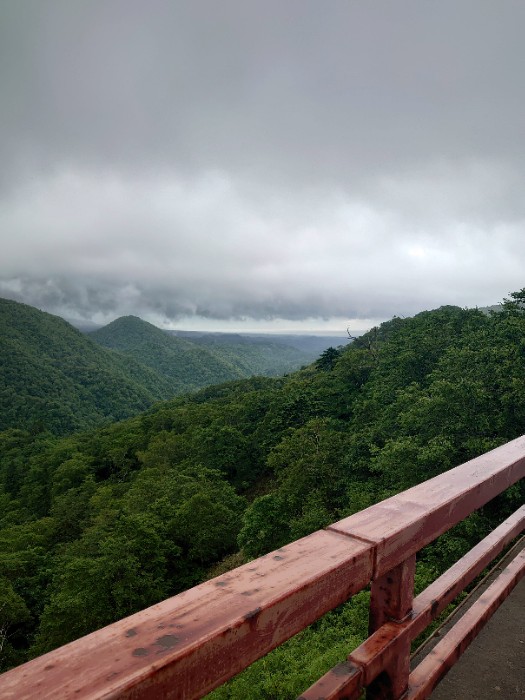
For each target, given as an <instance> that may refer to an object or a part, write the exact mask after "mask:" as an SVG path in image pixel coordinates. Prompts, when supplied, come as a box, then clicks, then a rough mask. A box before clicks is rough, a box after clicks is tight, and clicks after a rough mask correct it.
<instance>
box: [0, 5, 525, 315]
mask: <svg viewBox="0 0 525 700" xmlns="http://www.w3.org/2000/svg"><path fill="white" fill-rule="evenodd" d="M0 20H1V21H0V89H1V90H2V112H3V114H2V119H1V123H2V127H1V128H0V159H1V161H0V162H2V172H1V174H0V232H1V233H0V235H1V237H2V255H1V258H0V293H1V294H4V295H7V296H13V297H15V298H18V299H21V300H24V301H27V302H28V303H34V304H36V305H37V306H40V307H42V308H47V309H49V310H52V311H56V312H58V313H67V314H69V315H71V316H83V317H94V316H95V315H97V314H98V316H99V317H102V316H103V317H104V318H107V317H111V316H115V315H119V314H121V313H138V314H139V315H142V316H144V317H149V318H152V319H157V320H159V321H165V322H169V321H170V320H172V321H179V320H181V319H182V320H183V319H187V318H190V317H192V316H202V317H204V318H207V319H232V318H235V319H244V318H248V319H250V318H253V319H267V320H271V319H275V318H283V319H290V320H301V319H314V318H332V317H338V318H341V319H343V318H348V319H359V318H362V319H370V318H386V317H389V316H391V315H392V314H394V313H397V314H409V313H414V312H416V311H418V310H421V309H423V308H430V307H433V306H436V305H439V304H442V303H457V304H460V305H467V304H468V305H475V304H485V303H494V302H496V301H498V300H499V299H501V297H502V296H504V295H505V294H507V293H508V292H509V291H510V290H512V289H515V288H520V287H522V286H523V278H522V277H523V276H522V270H523V262H524V258H525V242H524V237H523V223H524V221H525V209H524V204H523V197H522V192H523V189H524V185H525V173H524V165H523V163H524V162H525V160H524V155H525V154H524V152H523V151H524V145H523V144H524V142H523V138H522V131H523V127H522V121H523V113H524V83H523V79H522V75H521V72H522V64H523V58H524V54H525V50H524V49H523V42H522V37H521V35H520V32H521V28H522V27H523V21H524V20H525V6H524V5H523V4H522V3H520V2H518V1H517V0H505V1H504V2H500V3H494V2H483V1H482V2H479V1H478V2H474V1H470V0H462V1H461V2H459V3H458V2H450V1H445V2H440V3H431V2H421V1H420V0H417V1H416V0H407V1H405V2H403V3H395V4H393V3H388V2H376V3H363V2H347V1H345V2H342V1H337V0H334V1H333V2H330V3H328V4H321V3H318V2H313V1H311V2H309V1H308V0H301V1H300V2H299V0H290V2H287V3H279V2H277V1H276V0H273V1H270V2H268V3H260V2H240V1H237V2H233V1H231V0H230V1H225V2H221V3H215V2H211V0H210V1H208V2H203V1H202V0H196V1H192V2H187V3H172V2H168V1H167V0H165V1H161V0H152V1H151V2H148V3H143V2H141V1H140V2H139V0H104V1H102V0H90V2H85V1H83V0H69V1H68V2H65V1H64V2H63V1H61V0H54V1H50V2H47V3H40V2H36V1H33V2H30V0H27V2H24V3H20V2H17V1H14V0H13V1H9V0H6V2H4V3H3V4H2V8H1V9H0Z"/></svg>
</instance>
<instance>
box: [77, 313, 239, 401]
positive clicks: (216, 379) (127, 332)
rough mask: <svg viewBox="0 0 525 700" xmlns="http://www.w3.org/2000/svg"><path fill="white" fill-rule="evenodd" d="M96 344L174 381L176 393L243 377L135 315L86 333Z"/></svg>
mask: <svg viewBox="0 0 525 700" xmlns="http://www.w3.org/2000/svg"><path fill="white" fill-rule="evenodd" d="M89 337H90V338H92V339H93V340H94V341H95V342H96V343H99V344H100V345H102V346H104V347H106V348H110V349H112V350H118V351H119V352H121V353H123V354H125V355H127V356H128V357H131V358H133V359H135V360H137V361H139V362H141V363H142V364H144V365H147V366H148V367H151V368H152V369H154V370H155V371H156V372H158V373H160V374H161V375H163V376H164V377H167V378H169V379H170V380H171V381H173V382H175V384H176V386H177V388H178V390H179V392H180V391H191V390H192V389H198V388H201V387H203V386H207V385H208V384H219V383H221V382H225V381H228V380H231V379H239V378H240V377H242V376H243V375H244V373H243V372H242V370H241V369H240V368H238V367H235V366H234V364H232V363H231V362H229V361H228V360H226V359H222V358H221V357H218V356H216V355H215V354H214V353H213V352H212V351H210V350H208V349H207V348H205V347H201V346H199V345H196V344H195V343H192V342H191V341H189V340H186V339H184V338H176V337H173V336H170V335H168V334H166V333H165V332H164V331H162V330H161V329H160V328H157V327H156V326H153V325H152V324H151V323H148V322H147V321H143V320H142V319H140V318H137V317H136V316H122V317H121V318H117V319H116V320H115V321H113V322H112V323H109V324H108V325H107V326H104V328H100V329H98V330H96V331H93V332H92V333H90V334H89Z"/></svg>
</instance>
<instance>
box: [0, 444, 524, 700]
mask: <svg viewBox="0 0 525 700" xmlns="http://www.w3.org/2000/svg"><path fill="white" fill-rule="evenodd" d="M524 476H525V436H524V437H521V438H518V439H517V440H514V441H512V442H509V443H508V444H506V445H504V446H502V447H499V448H497V449H495V450H493V451H492V452H489V453H487V454H485V455H482V456H481V457H478V458H476V459H474V460H471V461H470V462H467V463H466V464H463V465H461V466H459V467H456V468H455V469H452V470H450V471H448V472H446V473H444V474H441V475H440V476H437V477H435V478H434V479H430V480H429V481H426V482H424V483H422V484H419V485H418V486H415V487H414V488H412V489H409V490H408V491H404V492H403V493H400V494H398V495H397V496H394V497H393V498H389V499H387V500H385V501H382V502H381V503H378V504H377V505H375V506H372V507H370V508H367V509H366V510H364V511H361V512H360V513H356V514H355V515H352V516H350V517H349V518H345V519H344V520H341V521H340V522H338V523H335V524H334V525H331V526H330V527H328V528H327V529H326V530H322V531H318V532H315V533H313V534H312V535H309V536H308V537H305V538H303V539H301V540H298V541H296V542H293V543H292V544H290V545H287V546H286V547H283V548H282V549H279V550H276V551H275V552H271V553H270V554H267V555H266V556H264V557H261V558H260V559H257V560H255V561H253V562H251V563H249V564H246V565H245V566H241V567H240V568H238V569H235V570H233V571H231V572H229V573H227V574H224V575H222V576H219V577H218V578H216V579H213V580H211V581H207V582H206V583H203V584H201V585H200V586H196V587H195V588H192V589H190V590H189V591H186V592H184V593H181V594H180V595H178V596H175V597H173V598H170V599H168V600H165V601H164V602H162V603H159V604H157V605H154V606H152V607H150V608H148V609H146V610H143V611H141V612H139V613H136V614H135V615H132V616H131V617H128V618H125V619H124V620H120V621H119V622H116V623H114V624H112V625H109V626H108V627H105V628H103V629H101V630H98V631H97V632H93V633H92V634H90V635H87V636H86V637H83V638H82V639H79V640H77V641H76V642H72V643H71V644H68V645H66V646H64V647H61V648H60V649H56V650H55V651H52V652H50V653H49V654H46V655H44V656H41V657H40V658H38V659H35V660H33V661H30V662H29V663H27V664H24V665H23V666H20V667H18V668H16V669H13V670H12V671H9V672H7V673H5V674H3V675H2V676H0V697H1V698H3V699H4V698H13V699H14V698H16V700H23V699H25V698H27V699H29V698H39V700H46V699H49V700H51V699H53V700H55V699H56V698H78V699H81V700H87V699H90V700H95V699H96V700H101V699H102V698H104V699H109V698H134V699H138V698H141V699H146V698H151V699H153V698H177V699H182V698H184V699H189V698H199V697H201V696H202V695H204V694H206V693H207V692H209V691H210V690H212V689H213V688H216V687H217V686H219V685H221V683H223V682H224V681H226V680H228V679H229V678H231V677H232V676H234V675H235V674H237V673H238V672H239V671H241V670H242V669H244V668H245V667H246V666H248V665H249V664H250V663H252V662H253V661H255V660H256V659H258V658H260V657H261V656H263V655H264V654H266V653H267V652H268V651H270V650H271V649H274V648H275V647H276V646H278V645H279V644H281V643H282V642H284V641H285V640H286V639H288V638H290V637H291V636H293V635H294V634H296V633H297V632H299V631H300V630H301V629H303V628H304V627H306V626H307V625H309V624H310V623H311V622H313V621H314V620H316V619H317V618H319V617H320V616H321V615H323V614H324V613H326V612H328V611H329V610H331V609H332V608H334V607H336V606H337V605H339V604H340V603H342V602H344V601H345V600H347V599H348V598H349V597H350V596H352V595H353V594H354V593H357V592H358V591H360V590H362V589H363V588H365V587H366V586H367V585H368V584H369V583H370V582H371V604H370V637H369V638H368V639H367V640H366V641H365V642H364V643H363V644H362V645H361V646H360V647H358V648H357V649H356V650H354V651H353V652H352V653H351V654H350V655H349V657H348V659H347V660H346V661H345V662H344V663H342V664H340V665H339V666H337V667H336V668H335V669H333V670H332V671H330V672H328V673H327V674H326V675H325V676H323V678H321V679H320V680H319V681H318V682H317V683H316V684H315V685H314V686H312V687H311V688H310V689H309V690H307V691H306V692H305V693H304V694H303V695H302V696H301V698H303V700H314V699H315V700H319V699H320V698H324V699H325V700H328V699H335V698H339V699H343V698H347V699H348V700H351V699H352V698H358V697H359V695H360V693H361V691H362V689H363V688H364V687H366V688H367V697H370V698H375V699H378V698H394V699H395V698H399V697H401V695H403V694H404V693H408V694H407V696H406V697H408V698H410V700H415V699H416V698H417V699H420V698H426V697H428V696H429V694H430V692H431V691H432V689H433V688H434V687H435V685H436V684H437V682H438V681H439V679H440V677H441V676H442V675H444V673H446V671H447V670H448V668H449V667H450V666H451V665H452V663H453V662H454V661H455V660H456V659H457V658H458V657H459V655H460V654H461V653H462V652H463V650H464V648H465V647H466V646H467V645H468V643H469V642H470V641H471V639H473V638H474V637H475V635H476V634H477V632H478V631H479V629H480V627H481V626H482V625H483V623H484V622H485V621H486V619H487V618H488V617H490V615H491V614H492V612H493V611H494V610H495V609H496V608H497V606H498V605H499V604H500V603H501V602H502V601H503V600H504V599H505V597H506V596H507V595H508V594H509V593H510V591H511V590H512V588H513V587H514V586H515V585H516V584H517V582H518V581H519V580H520V578H522V577H523V575H524V574H525V555H524V553H523V552H522V553H521V554H520V555H518V557H516V559H514V561H513V562H512V563H511V564H510V565H509V566H508V567H507V569H505V571H504V572H503V573H502V574H501V575H500V577H499V578H498V579H497V580H496V582H495V583H494V584H492V586H491V587H490V588H489V589H488V590H487V591H486V592H485V593H484V595H483V596H482V597H481V598H480V599H479V601H478V602H477V603H475V604H474V606H473V607H472V608H470V610H469V611H468V612H467V613H466V614H465V615H464V617H462V618H461V620H460V621H459V623H457V624H456V626H455V627H453V628H452V630H451V631H450V632H449V633H448V634H447V635H446V636H445V637H443V639H442V640H441V642H440V643H439V644H438V646H437V647H435V649H434V650H433V651H432V652H431V653H430V654H429V656H428V657H427V658H425V659H424V661H423V662H422V663H421V664H420V666H418V667H417V668H416V669H415V670H414V671H413V672H412V673H410V669H409V655H410V643H411V641H412V640H413V639H414V638H415V637H416V636H417V635H418V634H420V633H421V631H423V630H424V629H425V628H426V626H427V625H428V624H429V623H430V621H431V620H432V619H434V618H435V617H436V616H437V615H439V613H440V612H441V611H442V610H443V609H444V608H445V607H446V606H447V605H448V603H450V602H451V601H452V600H453V599H454V598H455V597H456V596H457V595H458V594H459V593H460V592H461V591H462V590H463V588H464V587H465V586H466V585H467V584H468V583H469V582H471V581H472V580H473V579H474V578H475V577H476V576H477V575H478V574H479V573H480V572H481V571H482V570H483V569H484V568H485V567H486V566H487V564H488V563H489V562H490V561H491V560H492V559H493V558H494V557H495V556H497V555H498V554H499V553H500V552H501V551H502V550H503V549H504V548H505V546H506V545H507V544H508V543H509V542H510V541H511V540H512V539H514V538H515V537H516V536H518V535H519V534H520V533H521V532H522V531H523V530H524V529H525V506H522V507H521V508H520V509H519V510H518V511H517V512H516V513H514V515H512V516H511V517H510V518H508V519H507V520H506V521H505V522H504V523H502V525H500V526H499V527H498V528H497V529H496V530H494V531H493V532H492V533H491V534H490V535H489V536H488V537H487V538H485V539H484V540H483V541H482V542H480V543H479V544H478V545H477V546H476V547H474V548H473V549H472V550H471V551H470V552H469V553H468V554H467V555H466V556H465V557H463V558H462V559H461V560H460V561H459V562H457V563H456V564H455V565H454V566H453V567H452V568H451V569H449V570H448V571H447V572H446V573H445V574H443V575H442V576H441V577H440V578H439V579H437V580H436V581H435V582H434V583H433V584H431V586H429V587H428V588H427V589H426V590H425V591H424V592H423V593H421V594H420V595H419V596H417V597H416V598H414V597H413V580H414V570H415V556H416V553H417V552H418V551H419V550H420V549H421V548H422V547H424V546H425V545H427V544H428V543H430V542H432V541H433V540H434V539H436V537H438V536H439V535H441V534H442V533H443V532H445V531H446V530H448V529H450V528H451V527H452V526H453V525H455V524H456V523H458V522H460V521H461V520H463V519H464V518H465V517H466V516H467V515H469V514H470V513H471V512H473V511H474V510H476V509H477V508H480V507H481V506H482V505H484V504H485V503H487V502H488V501H489V500H491V499H492V498H494V497H495V496H496V495H498V494H499V493H501V492H503V491H505V489H507V488H508V487H509V486H511V485H512V484H514V483H516V482H517V481H519V480H520V479H521V478H523V477H524Z"/></svg>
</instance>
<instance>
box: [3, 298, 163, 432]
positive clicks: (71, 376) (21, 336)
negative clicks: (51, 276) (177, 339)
mask: <svg viewBox="0 0 525 700" xmlns="http://www.w3.org/2000/svg"><path fill="white" fill-rule="evenodd" d="M0 367H1V373H0V430H5V429H7V428H11V427H16V428H22V429H30V430H42V429H47V430H50V431H51V432H55V433H59V434H65V433H68V432H72V431H75V430H78V429H81V428H85V427H90V426H95V425H97V424H100V423H101V422H102V421H105V420H120V419H122V418H126V417H129V416H131V415H133V414H135V413H137V412H139V411H143V410H145V409H146V408H148V406H150V405H151V404H152V403H153V402H154V401H155V400H159V399H162V398H169V397H170V396H172V395H173V391H172V387H171V386H170V383H169V381H167V380H166V379H165V378H164V377H162V376H161V375H159V374H158V373H156V372H154V371H152V370H151V369H150V368H149V367H145V366H143V365H140V364H139V363H137V362H136V361H135V360H133V358H130V357H125V356H123V355H120V354H117V353H111V352H108V351H107V350H105V349H104V348H102V347H100V346H99V345H97V344H96V343H95V342H93V341H92V340H91V339H90V338H89V337H87V336H85V335H83V334H82V333H81V332H80V331H78V330H77V329H75V328H73V326H71V325H70V324H69V323H67V321H64V320H63V319H62V318H59V317H58V316H52V315H51V314H48V313H45V312H43V311H39V310H38V309H35V308H33V307H32V306H28V305H26V304H21V303H19V302H15V301H10V300H7V299H0Z"/></svg>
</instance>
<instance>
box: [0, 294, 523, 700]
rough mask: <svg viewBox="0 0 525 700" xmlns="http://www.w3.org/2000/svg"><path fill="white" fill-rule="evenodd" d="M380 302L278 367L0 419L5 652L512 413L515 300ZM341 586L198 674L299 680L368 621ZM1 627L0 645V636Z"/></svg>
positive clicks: (92, 620)
mask: <svg viewBox="0 0 525 700" xmlns="http://www.w3.org/2000/svg"><path fill="white" fill-rule="evenodd" d="M523 299H525V294H522V293H519V294H517V295H515V298H513V299H512V300H511V301H510V302H508V303H507V304H505V305H504V308H503V310H502V311H501V313H498V314H493V315H488V316H487V315H485V314H483V313H481V312H479V311H477V310H462V309H459V308H456V307H443V308H441V309H438V310H436V311H430V312H424V313H421V314H418V315H417V316H415V317H414V318H407V319H400V318H394V319H392V320H391V321H389V322H387V323H385V324H382V325H381V326H380V327H379V328H375V329H372V331H370V332H369V333H367V334H365V335H364V336H362V337H361V338H359V339H358V340H356V341H355V342H354V343H352V344H351V345H348V346H347V347H345V348H341V349H338V350H334V349H330V350H327V351H325V353H323V355H322V356H321V357H320V358H319V359H318V360H317V361H316V362H315V363H314V364H313V365H311V366H309V367H307V368H305V369H303V370H301V371H299V372H297V373H295V374H292V375H290V376H288V377H282V378H277V379H270V378H252V379H245V380H240V381H235V382H231V383H229V384H223V385H221V386H215V387H209V388H207V389H204V390H202V391H200V392H198V393H195V394H193V395H191V396H184V397H179V398H176V399H174V400H172V401H169V402H165V403H159V404H156V405H155V406H154V407H152V408H151V409H149V410H148V411H147V412H146V413H144V414H142V415H140V416H136V417H134V418H131V419H129V420H126V421H122V422H120V423H117V424H114V425H111V426H108V427H105V428H103V429H98V430H94V431H91V432H86V433H83V434H77V435H74V436H69V437H63V438H59V437H56V436H52V435H51V434H49V433H44V432H41V433H39V434H36V435H35V434H31V433H29V432H27V431H23V430H7V431H4V432H3V433H0V528H1V529H0V611H1V612H0V633H1V630H3V635H4V643H3V652H2V654H3V659H2V664H3V667H4V668H7V667H9V666H10V665H12V664H16V663H19V662H21V661H23V660H24V659H27V658H29V657H31V656H32V655H35V654H38V653H41V652H44V651H47V650H49V649H51V648H53V647H55V646H58V645H60V644H63V643H65V642H67V641H70V640H71V639H74V638H76V637H78V636H80V635H82V634H85V633H87V632H89V631H91V630H93V629H96V628H98V627H100V626H102V625H105V624H107V623H109V622H111V621H112V620H115V619H117V618H119V617H122V616H124V615H127V614H130V613H132V612H134V611H136V610H138V609H140V608H143V607H145V606H147V605H150V604H152V603H154V602H156V601H158V600H160V599H162V598H165V597H166V596H169V595H172V594H174V593H177V592H179V591H181V590H183V589H184V588H186V587H188V586H191V585H193V584H195V583H197V582H198V581H200V580H202V579H203V578H205V577H206V576H209V575H213V574H214V573H217V572H219V571H221V570H224V569H225V568H226V567H229V566H230V567H231V566H235V565H238V564H240V563H242V562H244V561H247V560H248V559H249V558H250V557H255V556H258V555H259V554H262V553H264V552H267V551H270V550H271V549H274V548H276V547H279V546H281V545H283V544H285V543H286V542H289V541H291V540H293V539H295V538H298V537H301V536H303V535H305V534H307V533H309V532H311V531H313V530H315V529H318V528H321V527H324V526H326V525H327V524H328V523H330V522H332V521H334V520H336V519H339V518H341V517H343V516H346V515H349V514H351V513H353V512H356V511H358V510H361V509H362V508H364V507H366V506H368V505H370V504H371V503H373V502H376V501H378V500H381V499H382V498H385V497H387V496H389V495H391V494H393V493H396V492H398V491H400V490H403V489H405V488H408V487H410V486H412V485H413V484H415V483H418V482H420V481H422V480H424V479H427V478H429V477H431V476H433V475H435V474H437V473H440V472H442V471H444V470H446V469H449V468H451V467H453V466H455V465H456V464H459V463H461V462H463V461H465V460H467V459H469V458H471V457H474V456H476V455H478V454H480V453H482V452H485V451H487V450H489V449H491V448H493V447H496V446H497V445H500V444H502V443H504V442H505V441H507V440H509V439H512V438H514V437H516V436H518V435H520V434H522V433H524V432H525V313H524V311H523V310H522V305H521V302H522V300H523ZM523 498H524V492H523V486H520V485H517V486H515V487H513V488H512V489H510V490H509V492H507V494H505V495H503V496H501V497H500V498H498V499H496V501H494V502H492V503H491V504H489V505H488V506H486V507H485V508H484V509H483V510H482V511H481V512H479V513H476V514H474V515H473V516H471V517H470V518H469V519H467V520H466V521H464V522H463V523H461V524H460V525H459V526H457V527H456V528H454V530H453V531H452V532H450V533H448V534H446V535H445V536H443V537H442V538H440V539H439V540H438V541H437V542H436V543H435V544H433V545H432V546H430V547H427V548H426V549H425V550H424V551H423V552H422V555H421V557H420V559H419V561H418V569H417V587H418V589H420V588H421V587H423V586H424V585H426V584H428V582H429V581H430V580H432V578H434V577H435V576H436V575H438V573H439V572H440V571H441V570H443V569H444V568H446V567H447V566H449V565H450V564H451V563H452V561H453V560H455V559H457V558H458V557H459V556H461V554H462V553H463V552H464V551H466V550H467V549H468V548H469V547H470V546H471V545H472V543H473V541H475V540H478V539H479V538H480V537H482V536H484V535H485V534H486V533H487V532H488V531H489V529H490V528H491V527H493V524H494V519H495V518H496V519H497V520H498V522H500V521H501V519H503V517H504V516H505V515H506V513H508V512H510V510H511V509H515V508H516V507H517V505H519V504H520V503H521V502H523ZM366 596H367V593H365V592H364V593H361V594H359V595H358V596H356V597H355V599H354V600H353V601H352V602H350V603H348V604H346V605H344V606H342V607H341V608H339V609H337V610H336V611H334V612H332V613H330V614H329V615H327V616H326V617H325V618H323V620H321V621H320V622H318V623H316V624H315V625H313V626H311V627H310V628H309V629H308V630H306V631H305V632H303V633H301V634H299V635H297V637H295V638H294V639H292V640H290V642H288V643H286V644H285V645H283V647H281V648H280V649H277V650H276V651H275V652H272V653H271V654H269V655H268V656H267V657H265V658H264V659H263V660H261V661H260V662H257V663H256V664H254V665H253V666H252V667H251V668H250V669H248V670H247V671H246V672H245V673H244V674H242V675H241V676H240V677H239V678H237V679H235V680H234V681H232V682H231V683H229V684H228V685H227V686H225V687H224V688H221V689H219V690H217V691H215V693H214V696H215V698H217V699H220V700H225V699H226V698H232V699H234V698H235V699H237V698H238V699H240V698H243V699H246V698H248V699H253V700H255V699H256V698H267V699H270V698H272V699H275V698H278V699H282V700H284V699H286V698H294V697H296V696H297V695H298V694H299V693H300V691H301V690H303V689H304V688H305V687H307V686H308V685H309V684H310V683H311V682H312V681H313V680H314V679H315V678H317V677H319V675H321V674H322V673H323V672H324V671H325V670H327V669H328V668H329V667H331V666H333V665H334V664H335V663H337V662H339V661H342V660H343V659H344V658H345V656H346V654H347V653H348V652H349V650H350V649H351V648H352V647H353V646H355V645H356V644H357V643H359V641H360V639H362V638H363V637H364V636H366V626H367V621H366V610H367V607H366ZM0 646H2V645H0Z"/></svg>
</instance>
